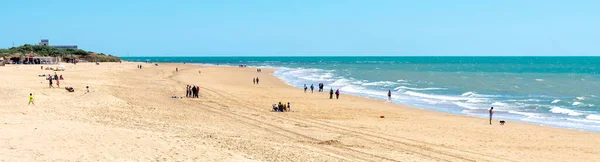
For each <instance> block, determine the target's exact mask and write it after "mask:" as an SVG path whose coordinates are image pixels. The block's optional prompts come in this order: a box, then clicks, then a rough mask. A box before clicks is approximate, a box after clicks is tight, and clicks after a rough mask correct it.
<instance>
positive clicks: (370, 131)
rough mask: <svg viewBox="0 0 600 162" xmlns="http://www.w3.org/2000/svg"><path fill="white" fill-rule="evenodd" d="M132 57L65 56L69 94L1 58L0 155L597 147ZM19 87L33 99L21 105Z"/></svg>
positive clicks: (263, 77) (342, 153)
mask: <svg viewBox="0 0 600 162" xmlns="http://www.w3.org/2000/svg"><path fill="white" fill-rule="evenodd" d="M136 64H137V63H122V64H119V63H103V64H101V65H94V64H77V65H70V64H67V65H66V67H67V71H64V72H59V74H62V75H63V76H64V77H65V80H64V81H62V82H61V86H63V87H64V86H69V87H74V88H75V89H76V91H75V92H74V93H69V92H67V91H66V90H64V89H62V88H54V89H51V88H48V83H47V82H46V81H45V80H44V78H42V77H37V75H38V74H44V73H46V74H48V73H49V71H45V70H40V68H39V66H14V65H8V66H6V67H0V73H1V74H2V77H0V83H2V84H3V85H2V86H0V125H1V126H0V142H2V145H1V147H0V159H1V160H3V161H55V160H58V161H63V160H64V161H129V160H134V161H595V160H597V159H598V155H600V150H598V146H600V140H599V139H600V134H599V133H592V132H585V131H575V130H568V129H560V128H550V127H543V126H537V125H532V124H524V123H516V122H509V123H508V124H507V125H504V126H500V125H497V124H495V125H492V126H490V125H488V123H487V120H486V119H479V118H473V117H464V116H458V115H452V114H446V113H440V112H434V111H428V110H422V109H419V108H413V107H408V106H402V105H397V104H390V103H387V102H384V101H379V100H372V99H366V98H361V97H355V96H348V95H344V94H343V92H342V96H341V97H340V99H339V100H335V99H334V100H330V99H329V94H327V93H325V92H322V93H318V92H315V93H304V92H303V91H302V90H301V89H298V88H294V87H291V86H288V85H286V84H285V83H283V82H282V81H281V80H279V79H277V78H276V77H273V76H272V75H271V73H272V70H270V69H263V72H262V73H257V72H256V70H255V69H252V68H237V67H206V66H196V65H182V64H161V65H160V66H152V65H150V64H144V68H143V69H136ZM175 67H178V68H179V72H175ZM198 71H202V73H201V74H199V73H198ZM51 73H52V74H53V73H54V72H51ZM253 77H259V78H260V84H258V85H255V84H252V78H253ZM188 84H189V85H197V86H200V87H201V90H200V91H201V95H200V98H198V99H191V98H183V99H179V98H175V99H174V98H171V96H182V95H183V96H184V95H185V89H184V88H185V85H188ZM315 84H316V83H315ZM85 86H90V87H91V90H92V92H91V93H88V94H86V93H85V92H84V87H85ZM29 93H33V94H34V96H35V104H36V105H35V106H33V105H30V106H28V105H27V100H28V95H29ZM277 102H282V103H287V102H290V103H291V105H292V110H293V112H286V113H277V112H271V111H270V110H271V105H272V104H275V103H277ZM379 116H385V118H383V119H382V118H379Z"/></svg>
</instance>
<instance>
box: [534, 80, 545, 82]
mask: <svg viewBox="0 0 600 162" xmlns="http://www.w3.org/2000/svg"><path fill="white" fill-rule="evenodd" d="M535 81H538V82H543V81H544V79H535Z"/></svg>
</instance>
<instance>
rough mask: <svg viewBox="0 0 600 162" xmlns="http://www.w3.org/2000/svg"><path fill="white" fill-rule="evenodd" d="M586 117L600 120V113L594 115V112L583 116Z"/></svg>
mask: <svg viewBox="0 0 600 162" xmlns="http://www.w3.org/2000/svg"><path fill="white" fill-rule="evenodd" d="M585 118H586V119H590V120H598V121H600V115H596V114H590V115H588V116H586V117H585Z"/></svg>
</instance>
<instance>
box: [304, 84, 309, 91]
mask: <svg viewBox="0 0 600 162" xmlns="http://www.w3.org/2000/svg"><path fill="white" fill-rule="evenodd" d="M306 89H308V88H307V87H306V84H304V93H306Z"/></svg>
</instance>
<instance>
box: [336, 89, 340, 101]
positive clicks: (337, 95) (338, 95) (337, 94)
mask: <svg viewBox="0 0 600 162" xmlns="http://www.w3.org/2000/svg"><path fill="white" fill-rule="evenodd" d="M335 99H340V89H337V90H335Z"/></svg>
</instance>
